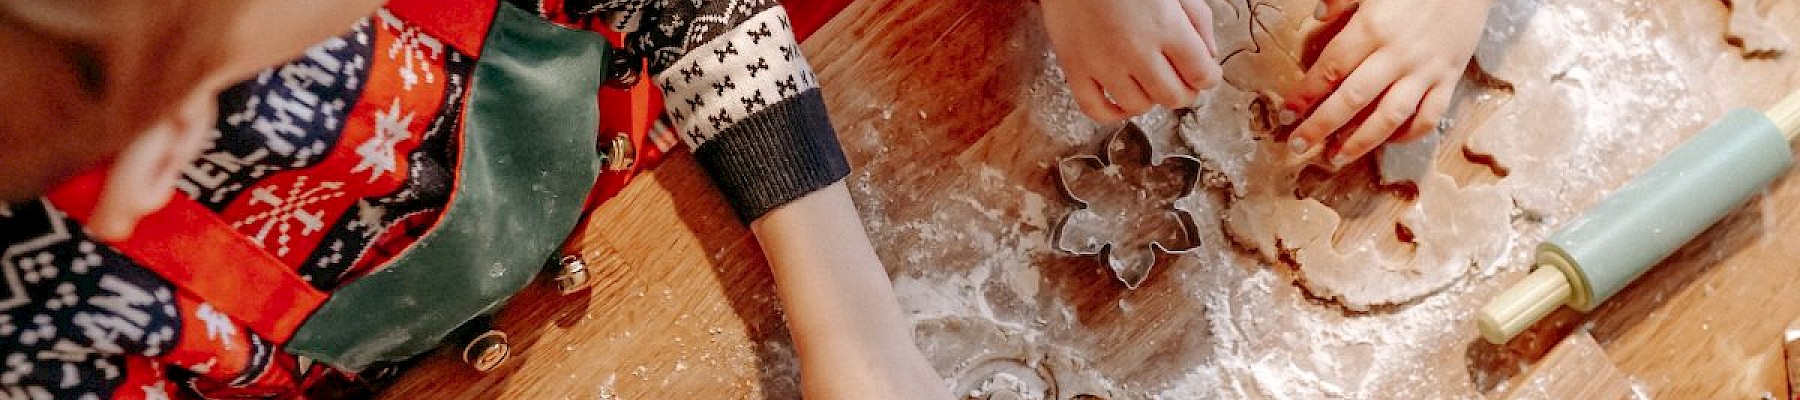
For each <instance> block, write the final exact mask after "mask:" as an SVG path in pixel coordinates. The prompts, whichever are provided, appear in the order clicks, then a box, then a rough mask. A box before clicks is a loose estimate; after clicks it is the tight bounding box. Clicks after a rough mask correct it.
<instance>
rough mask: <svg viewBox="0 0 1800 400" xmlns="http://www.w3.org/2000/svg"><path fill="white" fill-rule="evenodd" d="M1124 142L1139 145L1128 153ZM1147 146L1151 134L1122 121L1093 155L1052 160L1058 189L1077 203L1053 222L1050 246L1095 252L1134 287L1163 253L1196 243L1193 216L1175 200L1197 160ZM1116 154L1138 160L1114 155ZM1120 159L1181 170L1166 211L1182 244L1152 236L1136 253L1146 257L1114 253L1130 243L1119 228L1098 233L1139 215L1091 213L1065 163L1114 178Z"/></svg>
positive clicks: (1195, 177)
mask: <svg viewBox="0 0 1800 400" xmlns="http://www.w3.org/2000/svg"><path fill="white" fill-rule="evenodd" d="M1126 146H1139V147H1138V148H1137V151H1136V152H1133V151H1131V150H1132V149H1131V148H1129V147H1126ZM1152 147H1153V146H1152V145H1151V144H1150V138H1149V136H1148V135H1147V134H1146V133H1144V131H1143V129H1141V128H1139V127H1138V126H1137V125H1136V124H1131V123H1127V124H1126V125H1125V126H1124V127H1121V128H1119V129H1118V130H1116V131H1114V132H1113V133H1112V134H1111V135H1110V136H1109V137H1108V138H1107V139H1106V142H1105V143H1104V147H1102V148H1101V150H1100V152H1099V154H1098V155H1093V154H1082V155H1074V156H1069V157H1063V158H1062V159H1060V160H1058V161H1057V163H1056V173H1057V174H1056V175H1057V184H1058V186H1059V187H1060V188H1061V189H1062V192H1063V194H1064V195H1065V196H1068V197H1069V199H1070V200H1074V201H1075V203H1076V204H1078V206H1077V208H1076V209H1075V210H1074V211H1070V212H1069V213H1068V214H1067V215H1065V216H1064V217H1063V219H1062V221H1061V222H1059V223H1058V224H1057V227H1056V235H1055V236H1056V237H1055V238H1054V239H1052V242H1053V243H1052V246H1054V247H1056V249H1057V250H1060V251H1062V252H1065V253H1069V254H1074V255H1080V256H1095V258H1096V259H1097V260H1099V261H1100V263H1101V264H1104V265H1106V267H1107V268H1108V269H1111V270H1112V271H1113V276H1115V277H1117V278H1118V279H1119V281H1120V282H1122V283H1124V284H1125V287H1126V288H1130V289H1137V287H1138V285H1140V284H1142V283H1144V280H1145V279H1148V278H1149V277H1150V270H1151V269H1152V267H1154V266H1156V264H1159V263H1160V262H1161V261H1162V260H1163V259H1165V258H1168V257H1169V256H1176V255H1181V254H1187V253H1189V252H1192V251H1193V250H1194V249H1195V248H1197V247H1199V238H1200V232H1199V228H1198V227H1197V226H1196V225H1195V223H1194V217H1193V215H1192V214H1189V213H1188V212H1187V211H1186V210H1183V209H1181V208H1180V207H1177V206H1176V205H1177V204H1180V203H1181V202H1182V200H1183V199H1186V198H1187V197H1189V196H1192V195H1193V193H1194V187H1195V185H1196V184H1197V182H1198V181H1199V177H1200V160H1199V159H1198V158H1195V157H1193V156H1189V155H1182V154H1172V155H1163V156H1160V157H1158V156H1156V155H1155V151H1153V150H1154V149H1152ZM1115 153H1120V154H1115ZM1138 155H1141V157H1133V156H1138ZM1118 156H1123V157H1126V158H1138V159H1125V160H1118V159H1114V158H1115V157H1118ZM1122 161H1123V162H1131V163H1138V164H1140V165H1142V166H1143V167H1144V168H1153V167H1159V166H1162V165H1164V164H1165V163H1170V162H1173V163H1175V164H1176V168H1177V169H1178V170H1179V171H1180V174H1179V175H1181V176H1180V179H1181V180H1182V181H1181V182H1180V185H1181V188H1180V192H1179V194H1178V195H1176V196H1175V197H1174V198H1173V199H1171V200H1170V201H1169V202H1168V204H1169V206H1168V209H1167V211H1168V212H1169V213H1171V215H1172V216H1173V217H1174V220H1176V221H1178V224H1179V225H1180V226H1179V233H1180V235H1181V242H1182V243H1178V244H1173V246H1171V244H1165V243H1163V242H1162V240H1151V241H1150V242H1149V244H1148V246H1147V247H1148V248H1144V249H1142V251H1144V252H1145V253H1140V254H1144V255H1147V256H1148V257H1129V256H1126V257H1121V256H1120V255H1119V254H1120V253H1122V252H1125V251H1131V249H1126V248H1121V247H1122V246H1130V245H1132V244H1131V243H1119V242H1118V241H1119V240H1120V237H1119V236H1123V235H1122V234H1120V233H1118V231H1117V230H1115V231H1114V232H1102V230H1103V228H1104V227H1106V226H1109V225H1110V226H1113V227H1122V226H1124V224H1131V223H1133V222H1138V221H1127V220H1126V219H1132V220H1138V219H1139V218H1141V217H1140V216H1128V215H1127V216H1110V217H1109V216H1103V215H1099V214H1097V213H1095V212H1093V211H1092V208H1091V205H1090V204H1089V203H1088V199H1084V198H1082V197H1081V196H1080V195H1079V194H1077V191H1078V190H1080V189H1076V188H1074V187H1072V185H1074V184H1075V183H1076V182H1075V181H1076V178H1077V177H1076V176H1072V175H1071V172H1070V168H1071V167H1072V166H1074V165H1077V164H1081V163H1086V164H1088V165H1089V167H1091V168H1090V170H1093V171H1113V172H1103V173H1108V175H1112V176H1115V177H1117V176H1122V175H1118V174H1117V173H1116V171H1117V170H1116V169H1113V168H1115V166H1116V165H1117V164H1118V163H1119V162H1122ZM1095 167H1097V168H1095ZM1140 189H1141V188H1140ZM1140 195H1141V194H1140ZM1109 218H1111V219H1109ZM1097 236H1106V237H1107V238H1106V239H1104V240H1095V238H1096V237H1097Z"/></svg>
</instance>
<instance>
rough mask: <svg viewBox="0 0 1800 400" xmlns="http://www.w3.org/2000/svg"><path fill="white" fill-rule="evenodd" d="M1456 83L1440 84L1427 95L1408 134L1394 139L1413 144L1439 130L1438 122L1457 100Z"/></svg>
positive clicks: (1433, 87)
mask: <svg viewBox="0 0 1800 400" xmlns="http://www.w3.org/2000/svg"><path fill="white" fill-rule="evenodd" d="M1455 93H1456V81H1454V80H1452V81H1448V82H1441V81H1440V82H1438V83H1437V84H1436V85H1434V86H1432V87H1431V90H1429V91H1427V92H1426V93H1425V99H1424V100H1421V101H1420V102H1419V113H1418V114H1416V115H1413V120H1412V122H1411V123H1410V125H1408V126H1407V127H1406V133H1404V134H1402V135H1400V137H1398V138H1394V141H1396V142H1411V141H1414V140H1419V139H1424V138H1425V136H1426V135H1430V134H1431V132H1433V131H1436V130H1437V126H1438V121H1440V120H1442V119H1443V118H1444V113H1445V112H1448V111H1449V110H1450V101H1451V100H1452V99H1454V98H1455Z"/></svg>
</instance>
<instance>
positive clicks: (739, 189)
mask: <svg viewBox="0 0 1800 400" xmlns="http://www.w3.org/2000/svg"><path fill="white" fill-rule="evenodd" d="M512 1H526V2H532V1H539V0H512ZM558 5H559V6H561V7H563V8H562V9H560V10H549V9H546V8H547V7H552V6H558ZM527 6H530V7H531V8H527V9H536V10H541V11H544V12H549V11H558V12H560V13H562V14H565V15H572V16H577V17H586V18H594V20H592V21H595V22H602V23H606V24H609V25H610V26H611V27H612V28H613V29H615V30H617V31H619V32H623V33H625V40H624V48H623V49H622V50H623V51H621V52H619V53H618V54H615V55H616V56H621V57H637V58H641V59H643V60H644V61H645V62H644V63H643V65H645V67H646V68H647V69H648V70H647V72H649V74H650V76H651V78H652V81H651V82H652V83H654V84H655V85H657V86H658V87H659V88H661V89H662V92H663V100H664V106H665V110H666V111H667V112H668V114H669V117H670V120H671V121H672V122H673V123H672V125H673V127H674V130H675V131H676V132H677V135H678V136H680V137H681V139H682V140H683V141H684V142H686V143H687V144H688V146H690V147H691V148H692V149H693V150H694V158H695V160H697V161H699V163H700V165H701V166H702V167H705V168H706V170H707V172H708V174H710V175H711V176H712V178H713V181H714V183H716V184H717V185H718V186H719V189H720V190H721V191H722V192H724V194H725V197H726V199H727V200H729V201H730V203H731V205H732V207H733V208H734V209H735V211H737V215H738V216H739V217H740V218H742V219H743V220H744V221H752V222H753V223H752V228H753V229H754V230H755V232H756V234H757V238H758V239H759V240H761V241H762V243H763V246H764V249H765V252H766V253H767V254H768V256H769V259H770V263H771V264H772V265H773V266H774V271H775V277H776V284H777V291H778V292H779V293H780V294H781V297H782V300H783V304H784V307H785V309H786V310H787V314H788V317H789V318H788V322H789V324H790V328H791V332H792V333H793V337H794V342H795V345H796V349H797V350H798V352H799V356H800V360H801V371H802V372H801V374H802V377H803V379H802V381H801V385H802V386H804V390H805V391H806V393H807V394H809V395H814V396H822V397H824V398H858V399H861V398H895V399H917V398H930V397H926V396H935V398H948V396H947V395H948V393H946V391H945V389H944V382H942V381H940V380H938V379H937V377H936V374H935V372H933V371H932V370H931V368H930V366H929V365H928V364H926V363H925V359H924V356H923V355H922V354H920V353H919V350H918V347H917V345H916V344H914V343H913V342H912V338H911V336H912V335H911V333H912V327H911V326H910V324H908V323H906V321H905V320H904V319H903V317H902V316H901V314H900V307H899V304H898V300H897V299H896V298H895V297H894V294H893V291H892V289H891V288H890V287H889V285H890V283H889V281H888V279H887V276H886V274H885V271H884V270H883V269H882V266H881V263H880V261H879V260H877V259H876V258H875V253H874V250H872V247H871V246H870V245H869V242H868V238H867V237H866V236H865V233H864V232H863V230H862V225H861V224H860V221H859V220H858V219H857V217H856V209H855V207H853V206H852V205H851V203H850V200H849V194H848V191H847V190H846V189H845V188H844V185H843V183H842V181H843V179H844V177H845V176H847V175H849V172H850V166H849V162H848V161H847V160H846V159H845V157H844V153H843V149H841V148H840V147H839V146H838V142H837V134H836V132H835V131H834V130H833V129H832V127H831V121H830V119H829V117H828V116H827V113H826V111H825V100H824V97H823V96H822V95H821V94H820V92H819V86H818V79H817V78H816V77H815V76H814V75H813V73H812V71H811V69H810V67H809V66H808V65H807V63H806V57H805V56H804V55H803V54H801V53H800V45H799V43H797V42H796V41H795V40H794V36H793V32H792V26H791V23H790V22H789V21H788V17H787V14H786V11H785V10H784V9H783V8H782V7H781V6H780V5H779V4H777V3H775V2H774V0H729V1H724V0H704V1H642V0H569V1H558V2H552V1H542V2H541V3H540V4H535V5H533V4H527ZM632 64H637V63H635V62H626V63H622V64H614V65H632Z"/></svg>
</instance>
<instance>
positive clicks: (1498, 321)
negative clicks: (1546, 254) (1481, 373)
mask: <svg viewBox="0 0 1800 400" xmlns="http://www.w3.org/2000/svg"><path fill="white" fill-rule="evenodd" d="M1573 294H1574V287H1572V286H1570V285H1569V277H1567V276H1564V275H1563V272H1562V270H1559V269H1557V268H1556V267H1551V266H1546V265H1540V266H1538V267H1537V270H1535V271H1531V274H1530V275H1526V276H1525V279H1524V280H1520V281H1519V283H1515V284H1513V285H1512V287H1509V288H1506V291H1505V292H1501V293H1500V296H1498V297H1495V298H1494V300H1493V301H1489V302H1488V303H1487V305H1486V306H1483V307H1481V312H1480V313H1479V314H1477V315H1476V317H1475V318H1476V319H1475V324H1476V325H1477V326H1478V327H1479V328H1481V337H1482V338H1485V339H1487V341H1488V343H1493V344H1505V343H1506V341H1508V340H1512V337H1513V336H1515V335H1518V334H1519V332H1522V331H1524V330H1525V328H1529V327H1531V325H1532V324H1535V323H1537V321H1538V320H1539V319H1543V318H1544V316H1545V315H1548V314H1550V312H1551V311H1555V310H1556V308H1557V307H1561V306H1562V305H1563V304H1564V303H1568V302H1569V296H1572V295H1573Z"/></svg>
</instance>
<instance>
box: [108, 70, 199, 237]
mask: <svg viewBox="0 0 1800 400" xmlns="http://www.w3.org/2000/svg"><path fill="white" fill-rule="evenodd" d="M204 99H205V100H210V99H211V97H210V96H208V97H206V98H204ZM213 110H214V108H213V106H212V105H211V103H208V102H190V103H189V104H187V105H185V106H184V107H182V108H181V109H180V111H178V114H176V115H174V116H171V117H170V118H167V119H165V120H162V121H158V122H157V123H155V124H152V125H151V126H150V128H149V129H147V130H145V132H144V133H143V134H141V135H138V137H137V139H135V140H133V141H132V143H131V144H130V145H128V146H127V147H126V148H125V150H124V151H122V152H120V153H119V156H118V157H117V158H115V159H114V160H113V165H112V167H111V169H110V171H108V173H107V177H106V183H105V184H104V185H103V186H102V187H101V189H100V198H99V201H98V202H97V204H95V206H94V214H93V215H92V216H91V217H89V218H88V224H87V228H88V231H89V232H90V233H92V234H93V235H94V236H95V237H98V238H100V239H102V240H110V241H117V240H124V239H125V238H126V237H128V236H130V235H131V232H132V231H133V230H135V228H136V227H137V223H138V220H139V219H142V218H143V216H144V215H147V214H150V213H151V212H154V211H156V210H157V209H159V208H162V207H163V204H165V203H167V202H168V201H169V199H170V197H171V196H174V195H175V181H176V179H177V176H179V175H180V173H181V170H182V169H183V168H185V167H186V166H187V165H188V164H190V163H192V162H193V160H194V158H196V157H198V156H199V153H200V150H201V149H202V148H203V147H205V145H206V139H207V137H208V133H209V132H210V129H211V128H212V122H213V120H212V115H213V112H214V111H213Z"/></svg>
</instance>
